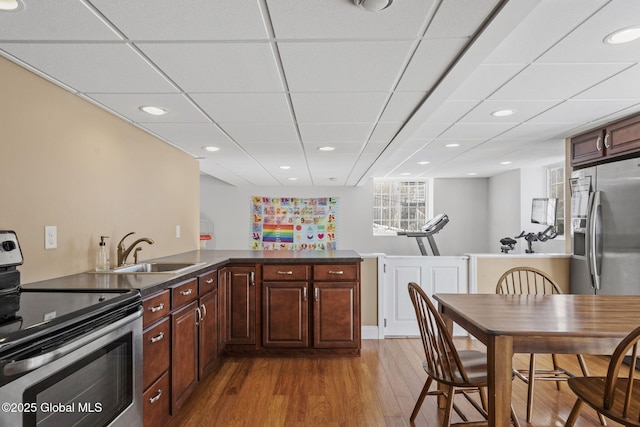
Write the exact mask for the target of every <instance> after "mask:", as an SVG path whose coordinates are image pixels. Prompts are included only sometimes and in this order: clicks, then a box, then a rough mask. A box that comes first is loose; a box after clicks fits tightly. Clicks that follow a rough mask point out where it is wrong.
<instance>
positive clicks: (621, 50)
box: [538, 0, 640, 62]
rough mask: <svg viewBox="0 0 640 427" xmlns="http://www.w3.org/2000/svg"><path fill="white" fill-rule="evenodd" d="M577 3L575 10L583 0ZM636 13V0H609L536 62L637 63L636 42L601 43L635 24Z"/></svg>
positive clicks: (639, 12)
mask: <svg viewBox="0 0 640 427" xmlns="http://www.w3.org/2000/svg"><path fill="white" fill-rule="evenodd" d="M574 1H575V0H574ZM554 3H555V2H554ZM559 3H562V2H559ZM576 3H578V2H576ZM579 3H580V6H577V7H576V9H578V10H579V9H580V7H581V6H583V5H582V3H584V2H579ZM596 3H597V2H596ZM582 13H584V12H582ZM639 16H640V2H639V1H637V0H615V1H612V2H610V3H609V4H607V5H606V6H604V7H603V8H602V9H601V10H600V11H599V12H598V13H597V14H595V15H593V16H592V17H591V18H590V19H588V20H587V21H586V22H584V23H583V24H582V25H580V26H579V27H578V28H576V29H575V30H574V31H573V32H571V34H569V35H568V36H567V37H565V38H564V39H562V40H560V42H559V43H558V44H556V45H555V46H553V48H552V49H550V50H549V51H548V52H547V53H545V54H544V55H543V56H542V57H541V58H540V59H539V60H538V61H539V62H625V61H627V62H638V61H640V51H639V50H638V45H637V43H627V44H621V45H615V46H613V45H609V44H606V43H604V42H603V40H604V38H605V37H607V36H608V35H609V34H611V33H613V32H614V31H617V30H620V29H622V28H627V27H631V26H636V25H638V23H639V21H638V17H639Z"/></svg>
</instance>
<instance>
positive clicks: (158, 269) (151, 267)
mask: <svg viewBox="0 0 640 427" xmlns="http://www.w3.org/2000/svg"><path fill="white" fill-rule="evenodd" d="M204 264H206V263H204V262H197V263H194V262H141V263H138V264H131V265H123V266H121V267H115V268H113V269H111V270H109V271H108V272H107V273H116V274H117V273H121V274H125V273H133V274H140V273H169V274H177V273H182V272H183V271H185V270H188V269H190V268H192V267H198V266H201V265H204Z"/></svg>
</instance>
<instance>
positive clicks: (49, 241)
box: [44, 225, 58, 249]
mask: <svg viewBox="0 0 640 427" xmlns="http://www.w3.org/2000/svg"><path fill="white" fill-rule="evenodd" d="M57 247H58V227H56V226H55V225H45V227H44V248H45V249H56V248H57Z"/></svg>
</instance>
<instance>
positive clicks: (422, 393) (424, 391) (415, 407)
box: [409, 377, 433, 422]
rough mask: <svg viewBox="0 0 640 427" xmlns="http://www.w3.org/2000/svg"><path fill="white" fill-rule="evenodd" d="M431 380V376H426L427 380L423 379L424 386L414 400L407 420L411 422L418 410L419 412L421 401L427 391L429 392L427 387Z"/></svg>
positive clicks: (429, 385)
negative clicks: (414, 403) (414, 402)
mask: <svg viewBox="0 0 640 427" xmlns="http://www.w3.org/2000/svg"><path fill="white" fill-rule="evenodd" d="M432 382H433V378H431V377H427V381H425V383H424V387H422V391H421V392H420V396H418V401H417V402H416V406H414V407H413V412H412V413H411V417H410V418H409V421H411V422H413V421H414V420H415V419H416V417H417V416H418V412H420V407H421V406H422V402H424V398H425V397H426V396H427V393H428V392H429V387H431V383H432Z"/></svg>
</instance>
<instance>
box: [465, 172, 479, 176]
mask: <svg viewBox="0 0 640 427" xmlns="http://www.w3.org/2000/svg"><path fill="white" fill-rule="evenodd" d="M467 175H468V176H476V175H478V174H477V173H476V172H469V173H468V174H467Z"/></svg>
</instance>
